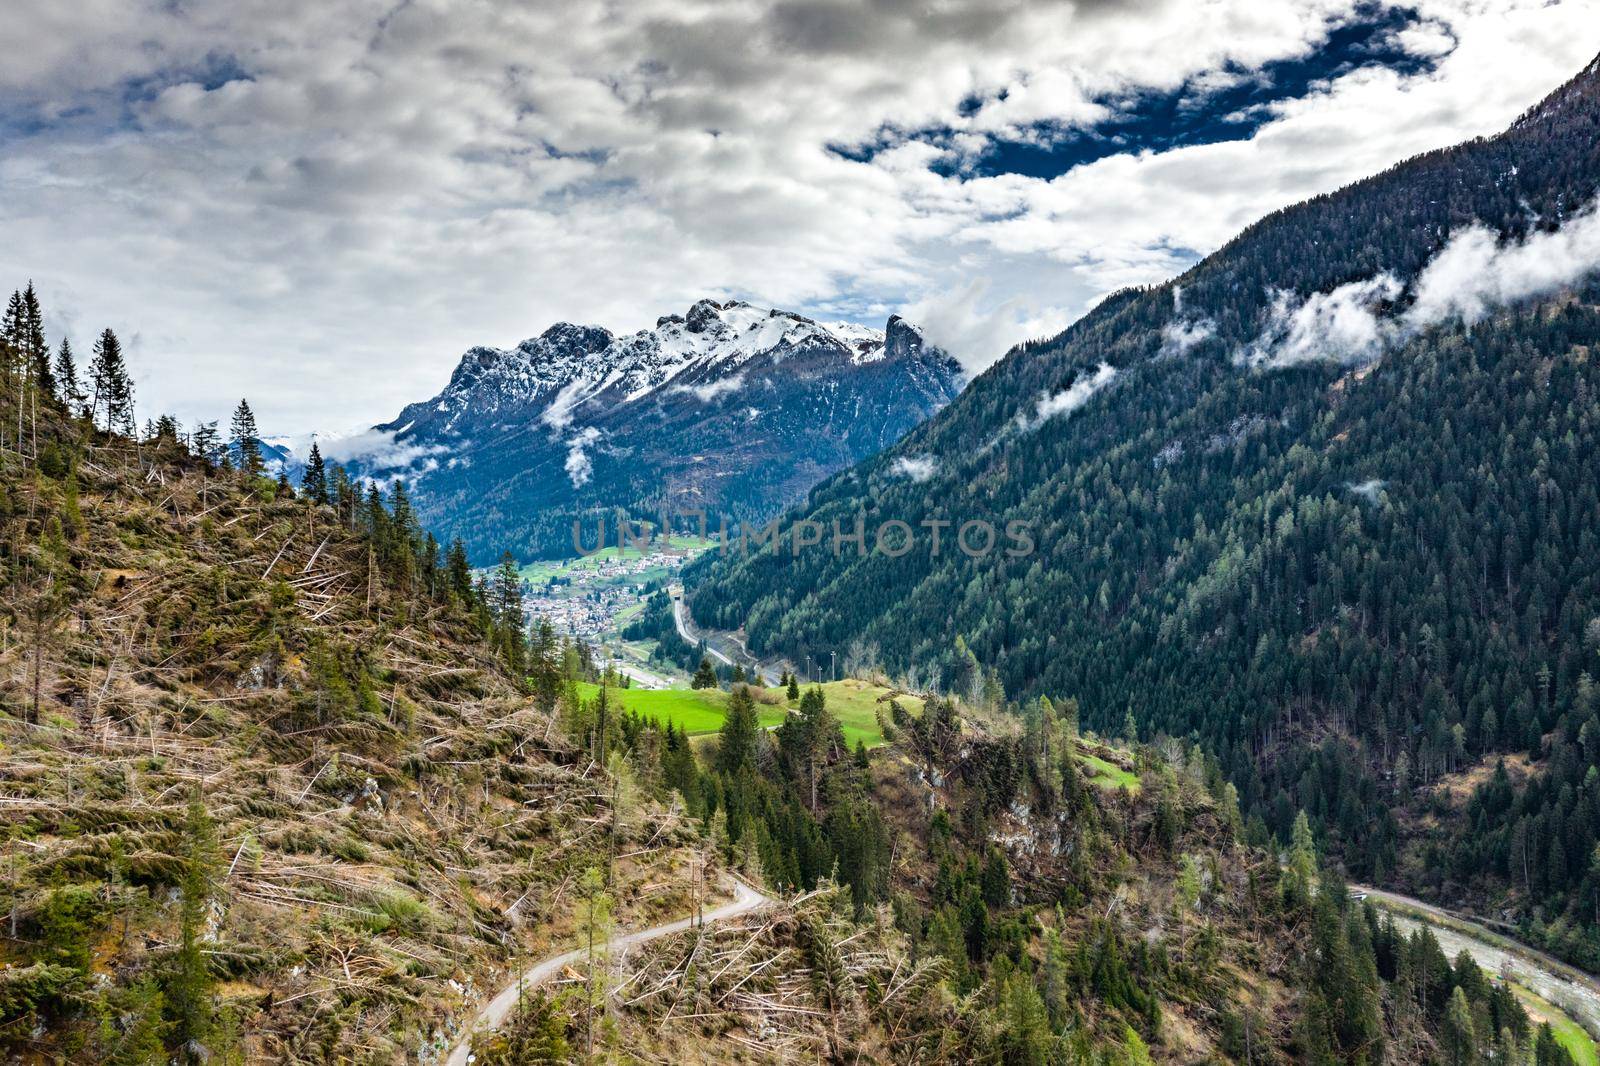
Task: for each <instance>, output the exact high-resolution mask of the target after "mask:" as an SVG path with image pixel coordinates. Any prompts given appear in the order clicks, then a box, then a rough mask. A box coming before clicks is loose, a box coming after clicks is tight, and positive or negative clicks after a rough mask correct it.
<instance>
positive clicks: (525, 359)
mask: <svg viewBox="0 0 1600 1066" xmlns="http://www.w3.org/2000/svg"><path fill="white" fill-rule="evenodd" d="M885 341H886V334H885V331H884V330H879V329H872V328H871V327H868V326H863V325H859V324H857V323H853V322H835V323H820V322H816V321H813V320H812V319H809V318H806V317H804V316H802V315H798V314H795V313H793V312H790V311H782V310H776V309H768V308H759V307H755V306H753V305H751V304H748V303H745V302H743V301H740V300H729V301H727V302H726V303H718V302H717V301H715V300H709V299H706V300H700V301H697V302H696V303H695V304H694V306H693V307H691V308H690V309H689V312H688V313H687V314H686V315H664V316H662V317H661V318H659V319H657V320H656V326H655V328H654V329H643V330H639V331H638V332H637V333H634V334H631V335H628V336H623V337H618V336H616V335H614V334H612V333H611V332H610V331H609V330H606V329H603V328H601V327H599V326H580V325H575V324H573V323H570V322H558V323H556V324H555V325H553V326H551V327H550V328H549V329H547V330H545V331H544V332H543V333H541V334H540V335H539V336H537V337H531V338H529V339H527V340H524V341H522V342H521V343H520V344H518V345H517V346H516V347H514V348H510V349H501V348H492V347H487V346H478V347H473V348H470V349H468V350H467V352H466V353H465V354H464V355H463V356H462V357H461V361H460V362H459V363H458V364H457V366H456V369H455V371H454V373H452V375H451V377H450V382H449V384H448V385H446V386H445V388H444V390H443V391H442V392H441V393H439V395H437V396H435V397H434V398H433V399H432V400H429V401H426V402H425V403H423V404H418V405H413V406H414V407H415V408H418V410H416V411H413V409H412V408H407V410H406V411H405V412H403V413H402V414H401V416H400V418H399V419H397V420H396V423H395V424H397V425H398V424H403V423H404V422H405V421H407V420H411V419H413V418H424V419H427V420H428V421H434V420H436V419H437V416H439V415H444V416H446V418H445V419H444V420H443V421H444V424H443V426H442V427H440V428H441V429H443V430H444V431H447V432H448V431H452V430H455V429H456V427H457V425H458V423H460V422H461V421H462V419H463V418H466V417H468V416H470V418H471V419H473V420H477V419H480V418H483V417H493V416H495V415H496V414H499V413H501V412H515V413H518V414H525V413H528V409H529V408H530V407H540V408H542V409H541V410H540V411H539V412H538V417H539V420H540V421H542V422H543V423H544V424H546V425H548V426H550V427H552V428H554V429H562V428H565V427H566V426H567V425H569V424H570V423H571V422H572V419H573V417H574V413H575V411H576V410H577V409H578V408H581V407H582V406H583V405H585V404H587V403H590V402H592V401H599V400H601V399H602V398H605V399H610V400H611V401H612V402H613V403H615V404H625V403H633V402H636V401H638V400H641V399H643V398H645V397H647V396H650V395H652V394H654V393H656V392H657V391H658V390H660V389H661V388H662V387H663V386H666V385H668V384H670V383H672V382H673V381H674V379H676V378H679V377H682V376H684V375H686V374H689V375H693V376H694V377H695V378H696V381H695V383H694V385H693V386H692V387H691V388H686V389H682V390H679V391H691V392H694V393H695V394H696V395H700V396H703V397H714V396H716V395H719V394H721V393H723V392H727V391H730V390H726V389H723V390H718V389H716V388H708V386H709V385H711V384H712V383H713V382H712V381H708V380H706V379H707V378H712V377H714V376H729V375H733V374H736V373H738V371H739V369H740V368H741V367H743V366H744V365H745V364H747V363H748V362H749V361H750V360H752V359H755V358H757V357H761V356H769V357H770V358H772V359H773V361H775V362H779V361H782V360H783V359H784V358H785V357H786V355H787V354H788V353H790V352H793V351H798V350H800V349H802V348H804V349H808V350H810V351H813V352H815V351H822V352H827V351H828V350H830V349H831V350H832V351H834V352H836V353H837V354H838V357H839V358H840V360H841V361H848V362H851V363H855V364H861V363H867V362H874V361H876V360H879V359H882V358H884V357H885ZM430 414H431V415H432V417H429V416H430Z"/></svg>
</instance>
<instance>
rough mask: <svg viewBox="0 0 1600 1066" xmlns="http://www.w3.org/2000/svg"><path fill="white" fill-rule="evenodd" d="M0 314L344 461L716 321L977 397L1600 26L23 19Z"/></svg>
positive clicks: (1087, 11)
mask: <svg viewBox="0 0 1600 1066" xmlns="http://www.w3.org/2000/svg"><path fill="white" fill-rule="evenodd" d="M0 40H5V41H8V42H13V43H12V44H11V45H8V47H7V57H6V61H5V62H4V63H3V64H0V284H3V285H4V286H5V287H6V288H7V289H9V288H11V287H16V286H20V285H22V284H25V283H26V282H27V281H28V280H29V279H30V278H31V279H32V280H33V281H34V282H35V284H36V286H37V287H38V289H39V292H40V295H41V299H42V300H43V302H44V304H45V307H46V310H47V312H48V314H49V317H48V319H47V328H48V330H49V333H50V336H51V338H52V340H53V341H59V339H60V338H61V337H62V336H63V335H66V336H69V337H70V338H71V340H72V342H73V345H74V347H75V348H76V349H77V350H78V351H79V352H80V353H86V352H87V351H88V349H89V347H90V345H91V343H92V340H93V337H94V335H95V334H96V333H98V332H99V330H100V329H101V328H103V327H105V326H110V327H112V328H114V329H115V330H117V332H118V334H119V335H120V336H121V337H122V338H123V341H124V344H125V346H126V348H127V350H128V353H129V358H130V363H131V367H132V370H133V373H134V376H135V380H136V383H137V388H138V400H139V410H140V413H141V415H149V414H154V413H157V412H170V413H174V414H176V415H177V416H178V417H179V418H180V419H182V420H184V421H185V422H186V423H188V422H191V421H193V420H195V419H198V418H205V419H211V418H220V419H222V420H223V421H224V422H226V418H227V414H228V412H229V411H230V410H231V409H232V407H233V406H234V405H235V404H236V403H237V402H238V400H239V398H240V397H248V398H249V399H250V401H251V404H252V406H253V407H254V408H255V410H256V412H257V416H258V419H259V421H260V423H261V425H262V427H263V430H264V431H266V432H269V433H271V432H281V433H301V432H306V431H312V430H345V429H350V428H354V427H357V426H361V425H370V424H373V423H376V422H381V421H384V420H386V419H388V418H390V417H392V416H393V415H394V414H395V413H396V412H397V411H398V410H399V409H400V408H401V407H402V406H404V405H405V404H406V403H409V402H412V401H415V400H419V399H423V398H426V397H428V396H431V395H433V394H434V393H436V392H437V391H438V390H439V389H440V388H441V387H442V386H443V384H444V383H445V381H446V380H447V378H448V376H449V373H450V371H451V369H452V368H453V367H454V365H455V362H456V360H457V359H458V358H459V356H460V354H461V353H462V352H463V351H464V350H465V349H467V348H468V347H470V346H472V345H476V344H492V345H497V346H509V345H511V344H514V343H515V342H516V341H518V340H520V339H522V338H524V337H528V336H533V335H536V334H538V333H540V332H542V331H543V330H544V329H545V328H546V327H548V326H549V325H550V324H552V323H554V322H557V321H563V320H564V321H574V322H582V323H595V324H599V325H603V326H606V327H607V328H609V329H611V330H613V331H615V332H619V333H621V332H631V331H633V330H636V329H641V328H645V327H648V326H650V325H651V324H653V323H654V321H655V319H656V318H657V317H658V316H659V315H662V314H666V313H670V312H678V313H682V312H683V311H684V310H686V309H687V308H688V306H689V305H690V304H691V303H693V302H694V301H695V300H696V299H699V298H701V297H705V296H712V297H717V298H735V297H736V298H740V299H746V300H749V301H751V302H753V303H756V304H759V305H763V306H775V307H783V308H787V309H792V310H797V311H800V312H802V313H804V314H808V315H811V316H813V317H817V318H823V319H849V320H854V321H860V322H864V323H867V324H871V325H875V326H880V327H881V325H882V324H883V321H884V320H885V319H886V318H887V317H888V316H889V315H890V314H891V313H899V314H902V315H904V316H905V317H907V318H908V319H910V320H911V321H913V322H917V323H920V324H921V325H922V326H923V327H924V328H925V329H926V330H927V332H928V333H929V334H930V336H931V337H932V339H933V340H935V341H936V342H938V343H940V344H942V345H943V346H945V347H946V348H947V349H949V350H950V351H951V352H952V353H953V354H955V355H956V356H957V357H958V358H959V359H961V360H962V362H963V363H964V364H965V365H966V366H967V367H968V368H969V370H973V371H976V370H979V369H981V368H983V367H984V366H987V365H988V364H989V363H991V362H993V361H994V360H995V359H997V358H998V357H999V356H1001V355H1002V354H1004V352H1005V350H1006V349H1007V348H1008V347H1009V346H1010V345H1012V344H1014V343H1016V342H1017V341H1020V340H1023V339H1027V338H1029V337H1037V336H1043V335H1048V334H1051V333H1054V332H1056V331H1058V330H1059V329H1061V328H1063V327H1064V326H1066V325H1067V324H1068V323H1070V322H1071V321H1072V320H1074V319H1075V318H1077V317H1078V316H1079V315H1081V314H1082V313H1083V312H1084V311H1085V310H1087V309H1088V308H1089V307H1091V306H1092V305H1093V304H1094V303H1095V302H1096V301H1097V300H1098V299H1099V298H1100V297H1102V296H1104V295H1105V294H1106V293H1108V292H1111V291H1114V290H1116V289H1118V288H1120V287H1123V286H1126V285H1131V284H1143V283H1148V282H1155V281H1160V280H1162V279H1164V278H1167V277H1170V276H1172V275H1173V274H1176V273H1178V272H1180V271H1181V270H1183V269H1184V268H1185V267H1187V266H1188V265H1189V264H1191V263H1193V262H1194V261H1195V260H1196V259H1198V258H1199V257H1201V256H1203V255H1204V254H1206V253H1207V252H1209V251H1211V250H1213V249H1215V248H1216V247H1218V246H1219V245H1220V244H1221V243H1223V242H1224V241H1226V240H1227V239H1228V238H1229V237H1231V236H1232V235H1233V234H1234V233H1236V232H1237V231H1238V230H1239V229H1241V228H1242V227H1244V226H1245V225H1247V224H1249V223H1250V222H1251V221H1253V220H1255V219H1256V218H1259V217H1261V216H1262V215H1264V214H1266V213H1268V212H1270V211H1272V210H1274V209H1276V208H1278V207H1281V206H1284V205H1286V204H1289V203H1293V202H1295V201H1297V200H1301V199H1304V198H1305V197H1307V196H1310V195H1313V194H1315V193H1318V192H1323V191H1327V190H1330V189H1334V188H1337V187H1339V186H1341V185H1344V184H1347V183H1348V182H1350V181H1353V180H1357V179H1359V178H1361V177H1363V176H1365V175H1368V174H1371V173H1374V172H1376V171H1378V170H1381V169H1383V168H1384V167H1386V166H1388V165H1390V164H1392V163H1394V162H1397V161H1399V160H1401V159H1403V158H1405V157H1407V156H1409V155H1413V154H1415V153H1417V152H1421V151H1426V150H1429V149H1433V148H1438V147H1443V146H1445V145H1448V144H1452V143H1455V142H1458V141H1460V140H1463V139H1466V138H1469V137H1472V136H1477V135H1482V134H1491V133H1494V132H1496V131H1498V130H1499V129H1501V128H1503V127H1504V126H1506V125H1507V124H1508V123H1509V122H1510V121H1511V120H1512V119H1514V118H1515V117H1516V116H1517V115H1518V114H1519V113H1520V112H1522V111H1523V110H1525V109H1526V108H1528V107H1530V106H1532V105H1533V104H1535V103H1536V102H1537V101H1538V100H1539V99H1540V98H1541V97H1542V96H1543V95H1544V94H1545V93H1547V92H1549V91H1550V90H1551V89H1553V88H1555V87H1556V86H1557V85H1559V84H1560V83H1561V82H1563V81H1565V80H1566V79H1567V78H1568V77H1570V76H1571V75H1573V74H1575V73H1576V72H1577V71H1578V70H1580V69H1581V68H1582V67H1583V66H1584V65H1585V64H1587V63H1588V62H1589V61H1590V60H1591V59H1593V58H1594V56H1595V54H1596V53H1597V52H1600V0H1557V2H1543V0H1539V2H1533V0H1527V2H1524V0H1419V2H1417V3H1413V4H1408V5H1404V6H1400V5H1390V4H1385V3H1381V2H1373V0H1361V2H1350V0H1303V2H1292V3H1291V2H1280V0H1127V2H1118V0H1076V2H1075V0H1031V2H1030V0H620V2H572V0H568V2H559V3H557V2H546V0H531V2H530V0H449V2H447V0H373V2H367V0H75V2H73V3H71V4H63V3H60V2H59V0H6V2H5V3H4V4H3V5H0Z"/></svg>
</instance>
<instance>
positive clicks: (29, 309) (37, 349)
mask: <svg viewBox="0 0 1600 1066" xmlns="http://www.w3.org/2000/svg"><path fill="white" fill-rule="evenodd" d="M22 312H23V327H24V333H23V338H22V346H21V347H22V357H23V358H24V359H25V360H26V361H27V367H26V373H27V374H28V376H30V377H31V378H32V379H33V384H34V387H35V388H37V389H38V390H39V392H40V393H41V394H43V395H44V396H47V397H50V398H52V399H53V398H54V397H55V396H56V382H55V375H54V373H52V371H51V369H50V346H49V345H48V344H46V343H45V339H44V312H43V310H41V309H40V307H39V296H38V294H37V293H35V292H34V290H33V282H32V281H29V282H28V287H27V288H26V289H24V290H23V293H22Z"/></svg>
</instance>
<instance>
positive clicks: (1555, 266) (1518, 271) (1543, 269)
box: [1406, 200, 1600, 327]
mask: <svg viewBox="0 0 1600 1066" xmlns="http://www.w3.org/2000/svg"><path fill="white" fill-rule="evenodd" d="M1596 269H1600V200H1597V201H1596V202H1595V203H1593V204H1590V205H1589V207H1588V208H1587V209H1586V210H1584V211H1582V212H1580V213H1579V214H1578V215H1576V216H1574V217H1573V218H1572V219H1571V220H1569V221H1568V222H1566V223H1565V224H1564V225H1562V226H1561V227H1560V228H1559V229H1557V230H1555V231H1553V232H1540V233H1534V234H1531V235H1530V236H1529V237H1527V239H1525V240H1522V241H1513V242H1510V243H1506V244H1502V243H1501V242H1500V240H1499V239H1498V237H1497V236H1496V235H1495V234H1494V233H1493V232H1491V231H1489V230H1487V229H1485V228H1484V227H1482V226H1470V227H1468V228H1467V229H1465V230H1463V231H1461V232H1460V233H1457V234H1455V235H1454V236H1453V237H1451V238H1450V242H1449V243H1448V244H1446V245H1445V247H1444V248H1443V249H1441V250H1440V252H1439V254H1437V255H1435V256H1434V257H1433V258H1432V259H1431V260H1429V262H1428V266H1427V268H1426V269H1425V270H1423V272H1422V275H1421V277H1419V278H1418V279H1417V283H1416V302H1415V303H1414V304H1413V305H1412V307H1411V309H1410V311H1409V312H1408V313H1407V315H1406V318H1407V321H1408V322H1409V323H1410V324H1411V325H1412V326H1414V327H1416V326H1426V325H1431V324H1433V323H1435V322H1440V321H1443V320H1444V319H1446V318H1450V317H1460V318H1461V319H1462V320H1464V321H1465V322H1466V323H1467V324H1468V325H1471V324H1472V323H1474V322H1477V321H1478V320H1479V319H1481V318H1482V317H1483V316H1484V315H1485V314H1487V313H1488V312H1489V310H1490V309H1492V308H1495V307H1502V306H1505V305H1506V304H1510V303H1514V302H1516V301H1517V300H1522V299H1525V298H1527V297H1530V296H1536V295H1539V294H1541V293H1548V292H1554V291H1556V290H1557V289H1560V288H1563V287H1564V286H1568V285H1571V284H1573V283H1574V282H1577V281H1579V280H1581V279H1582V278H1584V277H1585V276H1586V275H1589V274H1592V273H1594V272H1595V271H1596Z"/></svg>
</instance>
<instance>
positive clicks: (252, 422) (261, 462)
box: [232, 400, 267, 477]
mask: <svg viewBox="0 0 1600 1066" xmlns="http://www.w3.org/2000/svg"><path fill="white" fill-rule="evenodd" d="M232 444H233V450H234V452H235V453H236V454H237V455H238V456H239V469H240V470H241V471H243V472H244V474H245V475H246V476H248V477H260V476H261V474H262V472H263V471H264V470H266V468H267V464H266V460H265V459H263V458H262V456H261V434H260V432H259V431H258V430H257V429H256V414H255V412H254V411H252V410H250V401H249V400H240V401H239V406H238V407H235V408H234V409H233V438H232Z"/></svg>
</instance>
